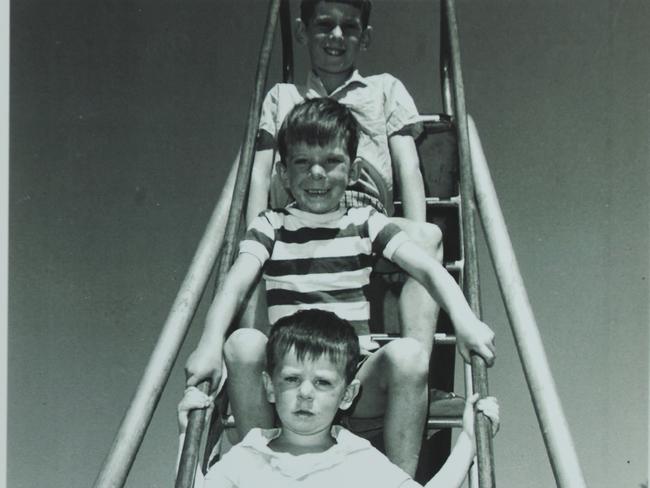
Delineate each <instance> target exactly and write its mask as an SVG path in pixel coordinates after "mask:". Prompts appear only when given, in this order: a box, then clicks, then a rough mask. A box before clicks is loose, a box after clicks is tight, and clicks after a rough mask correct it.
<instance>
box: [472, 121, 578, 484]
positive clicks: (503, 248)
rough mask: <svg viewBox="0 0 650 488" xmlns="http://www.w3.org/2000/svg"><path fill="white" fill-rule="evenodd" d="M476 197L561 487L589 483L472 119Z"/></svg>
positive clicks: (546, 444)
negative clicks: (577, 451)
mask: <svg viewBox="0 0 650 488" xmlns="http://www.w3.org/2000/svg"><path fill="white" fill-rule="evenodd" d="M469 138H470V148H471V156H472V158H471V159H472V171H473V175H474V185H475V192H476V201H477V203H478V209H479V213H480V218H481V223H482V225H483V231H484V233H485V237H486V240H487V244H488V248H489V250H490V255H491V257H492V262H493V264H494V270H495V272H496V276H497V280H498V283H499V288H500V289H501V295H502V297H503V302H504V304H505V307H506V312H507V314H508V319H509V321H510V326H511V328H512V333H513V335H514V338H515V343H516V345H517V352H518V353H519V358H520V360H521V364H522V367H523V370H524V374H525V376H526V382H527V384H528V389H529V391H530V395H531V398H532V401H533V405H534V406H535V413H536V414H537V420H538V422H539V426H540V430H541V432H542V436H543V438H544V443H545V446H546V451H547V453H548V456H549V460H550V462H551V467H552V469H553V475H554V476H555V482H556V484H557V486H558V487H560V488H586V484H585V480H584V476H583V474H582V470H581V468H580V463H579V461H578V456H577V454H576V451H575V447H574V444H573V439H572V438H571V433H570V432H569V427H568V424H567V422H566V417H565V416H564V412H563V410H562V405H561V403H560V398H559V396H558V394H557V390H556V388H555V382H554V381H553V377H552V375H551V370H550V368H549V364H548V359H547V357H546V353H545V351H544V346H543V344H542V339H541V337H540V334H539V330H538V328H537V323H536V321H535V316H534V315H533V311H532V308H531V306H530V302H529V301H528V294H527V293H526V288H525V287H524V283H523V279H522V277H521V273H520V271H519V266H518V264H517V258H516V256H515V253H514V250H513V248H512V243H511V242H510V236H509V234H508V229H507V227H506V224H505V220H504V218H503V213H502V212H501V207H500V206H499V201H498V199H497V196H496V191H495V190H494V184H493V183H492V177H491V176H490V170H489V169H488V165H487V161H486V159H485V155H484V153H483V148H482V146H481V141H480V139H479V137H478V132H477V130H476V126H475V125H474V123H473V122H472V121H470V124H469Z"/></svg>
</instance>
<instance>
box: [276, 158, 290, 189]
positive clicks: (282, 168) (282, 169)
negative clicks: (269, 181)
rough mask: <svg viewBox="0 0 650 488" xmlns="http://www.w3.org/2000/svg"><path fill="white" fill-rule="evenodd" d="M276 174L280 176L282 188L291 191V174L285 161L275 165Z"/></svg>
mask: <svg viewBox="0 0 650 488" xmlns="http://www.w3.org/2000/svg"><path fill="white" fill-rule="evenodd" d="M275 172H276V173H277V174H278V177H279V178H280V181H281V182H282V186H284V188H285V189H286V190H287V191H289V174H288V172H287V165H286V163H285V162H284V161H278V162H277V163H276V164H275Z"/></svg>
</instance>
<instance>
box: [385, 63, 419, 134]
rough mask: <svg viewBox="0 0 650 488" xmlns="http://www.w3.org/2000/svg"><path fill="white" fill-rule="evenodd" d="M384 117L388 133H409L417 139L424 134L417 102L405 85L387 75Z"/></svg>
mask: <svg viewBox="0 0 650 488" xmlns="http://www.w3.org/2000/svg"><path fill="white" fill-rule="evenodd" d="M384 97H385V98H384V115H385V117H386V133H387V134H388V136H391V135H393V134H397V133H399V134H405V133H408V134H409V135H412V136H413V138H416V137H417V136H419V135H420V133H421V132H422V122H421V121H420V114H419V113H418V109H417V107H416V106H415V102H414V101H413V98H412V97H411V95H410V93H409V92H408V91H407V90H406V87H405V86H404V84H403V83H402V82H401V81H400V80H398V79H397V78H395V77H393V76H391V75H386V78H385V82H384Z"/></svg>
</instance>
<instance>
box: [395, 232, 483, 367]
mask: <svg viewBox="0 0 650 488" xmlns="http://www.w3.org/2000/svg"><path fill="white" fill-rule="evenodd" d="M393 261H394V262H395V263H397V264H398V265H399V266H400V267H401V268H402V269H403V270H404V271H406V272H407V273H408V274H410V275H411V276H412V277H413V278H415V279H416V280H418V281H419V282H420V283H421V284H422V286H424V287H425V288H426V289H427V290H428V291H429V293H430V294H431V296H432V297H433V299H434V300H436V302H437V303H438V304H440V306H441V307H442V308H444V309H445V311H446V312H447V313H448V314H449V317H450V318H451V320H452V322H453V324H454V328H455V330H456V339H457V347H458V351H459V352H460V354H461V355H462V356H463V359H465V361H467V362H469V360H470V354H469V351H470V350H472V351H475V352H476V353H478V354H479V355H480V356H482V357H483V358H484V359H485V360H486V362H487V363H488V364H489V365H491V364H492V363H493V362H494V351H495V347H494V332H492V330H491V329H490V328H489V327H488V326H487V325H486V324H484V323H483V322H481V321H480V320H479V319H478V318H477V317H476V315H474V312H473V311H472V309H471V308H470V306H469V304H468V303H467V301H466V300H465V296H464V295H463V292H462V291H461V289H460V287H459V286H458V284H457V283H456V281H455V280H454V278H453V277H452V276H451V275H450V274H449V273H448V272H447V270H446V269H445V268H444V267H443V266H442V264H440V263H439V262H438V261H436V260H435V259H433V258H432V257H431V256H429V255H428V254H427V253H426V252H425V251H424V250H422V248H420V246H418V245H417V244H415V243H414V242H412V241H407V242H405V243H403V244H402V245H400V246H399V247H398V248H397V250H396V251H395V253H394V254H393Z"/></svg>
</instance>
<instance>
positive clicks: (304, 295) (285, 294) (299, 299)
mask: <svg viewBox="0 0 650 488" xmlns="http://www.w3.org/2000/svg"><path fill="white" fill-rule="evenodd" d="M367 288H368V287H367V286H364V287H363V288H348V289H345V290H331V291H312V292H299V291H295V290H282V289H271V290H267V291H266V299H267V303H268V306H269V307H270V306H273V305H299V304H302V303H338V302H347V303H351V302H365V301H367V300H366V295H367V290H366V289H367Z"/></svg>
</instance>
